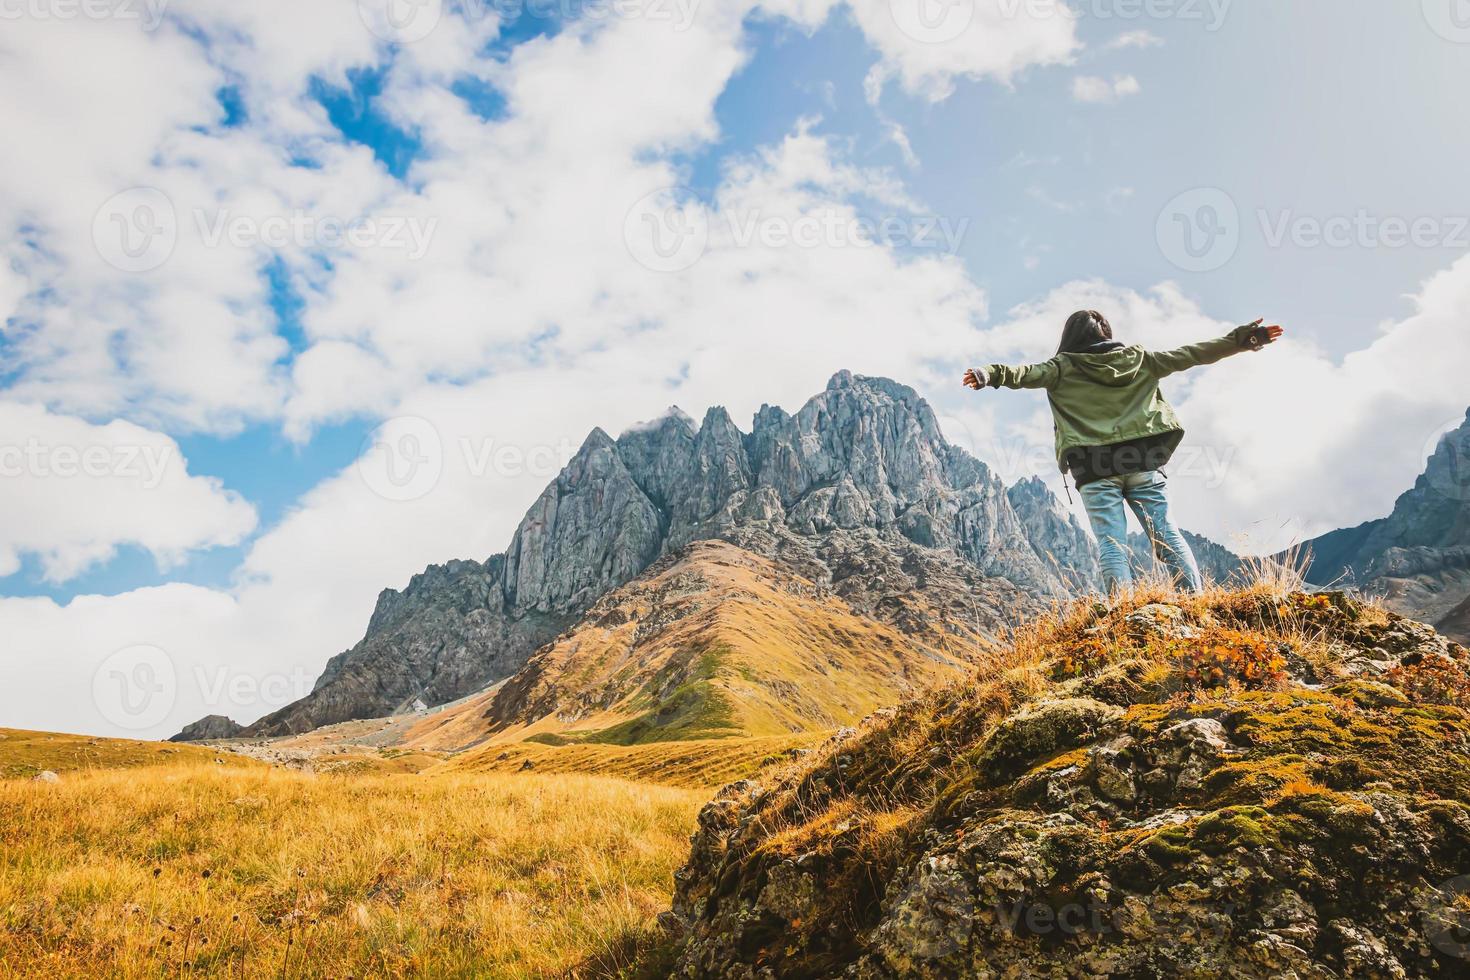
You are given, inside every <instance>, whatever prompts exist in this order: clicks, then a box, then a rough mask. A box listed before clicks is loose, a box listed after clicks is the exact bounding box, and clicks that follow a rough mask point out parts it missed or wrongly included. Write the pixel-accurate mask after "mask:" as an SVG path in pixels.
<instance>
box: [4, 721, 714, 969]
mask: <svg viewBox="0 0 1470 980" xmlns="http://www.w3.org/2000/svg"><path fill="white" fill-rule="evenodd" d="M48 753H49V754H48ZM113 757H115V761H116V766H113V765H111V764H110V763H111V762H112V761H114V760H113ZM216 758H222V759H224V761H223V762H217V761H216ZM78 763H80V764H78ZM0 767H3V768H0V771H3V772H4V773H5V775H6V778H3V779H0V976H48V977H81V976H87V977H95V976H109V977H159V976H184V975H204V976H240V977H258V976H274V977H282V976H284V977H348V976H355V977H366V976H420V975H429V976H492V977H502V976H503V977H519V976H526V977H543V976H553V977H556V976H566V977H581V976H587V977H592V976H616V975H618V974H619V973H620V972H621V971H622V970H623V969H624V968H626V967H627V965H628V964H629V963H630V962H631V958H632V955H633V953H634V952H635V951H636V950H638V949H639V948H640V947H642V946H645V945H646V944H647V940H648V939H649V938H650V937H651V936H652V929H653V928H654V927H653V919H654V917H655V916H656V915H657V913H658V912H659V911H660V910H662V909H664V908H667V907H668V902H669V894H670V890H671V876H672V873H673V871H674V870H675V869H676V868H677V867H678V866H679V865H680V864H681V863H682V862H683V860H684V859H685V857H686V856H687V853H688V836H689V833H690V830H691V829H692V828H693V826H694V817H695V814H696V812H697V811H698V808H699V806H700V804H701V803H702V802H703V801H704V799H706V798H707V797H708V795H709V794H710V789H709V788H708V787H703V788H687V787H677V786H663V785H653V784H639V783H633V782H628V781H624V780H618V779H609V778H601V777H596V776H588V775H577V774H555V775H553V774H541V773H536V772H525V773H514V774H512V773H499V772H449V771H445V772H436V771H433V770H431V771H428V772H424V773H418V774H414V773H392V772H388V773H382V772H374V771H371V770H370V769H354V770H352V771H348V772H342V773H338V774H311V773H306V772H299V771H294V770H287V769H281V768H271V767H268V766H265V765H263V764H259V763H255V762H252V761H251V760H247V759H241V758H239V757H236V756H229V755H225V756H217V755H216V753H214V752H212V751H210V750H208V749H207V748H197V747H188V746H182V747H173V746H158V745H156V744H154V743H132V742H122V741H114V740H108V739H85V738H77V737H71V736H59V735H56V736H42V735H34V734H31V733H18V732H4V733H0ZM38 767H43V768H50V769H53V770H55V771H57V772H58V773H60V775H61V778H60V781H59V782H40V781H35V780H33V779H31V778H30V774H31V773H32V772H33V771H35V770H36V769H37V768H38Z"/></svg>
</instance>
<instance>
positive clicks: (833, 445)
mask: <svg viewBox="0 0 1470 980" xmlns="http://www.w3.org/2000/svg"><path fill="white" fill-rule="evenodd" d="M717 537H718V538H726V539H728V540H731V541H733V542H735V543H737V544H740V545H741V546H742V547H747V548H750V549H751V550H754V551H757V552H758V553H761V554H766V555H769V556H771V557H782V558H783V559H784V560H788V561H792V562H797V563H801V565H802V567H804V568H806V569H807V572H806V574H809V575H810V576H811V577H812V578H813V579H814V580H817V581H831V582H834V583H835V582H838V581H842V582H845V583H846V585H845V586H844V587H845V588H846V589H847V591H848V592H849V593H850V595H851V599H850V601H853V602H854V603H855V604H858V605H861V604H865V603H866V604H867V605H869V606H871V607H873V608H875V609H876V608H878V607H879V606H880V605H881V602H880V601H879V600H878V598H876V597H881V596H882V595H885V594H887V592H886V591H885V589H884V588H883V587H882V579H883V576H884V575H885V574H886V575H894V574H903V575H907V576H910V577H912V576H914V575H916V574H917V575H921V576H922V575H923V574H925V572H924V570H925V569H928V570H929V572H930V573H932V574H934V575H940V574H942V575H943V576H944V580H945V581H946V582H949V581H951V580H952V584H953V587H954V588H953V589H951V588H949V587H948V586H946V588H943V589H939V590H938V591H937V592H936V595H943V596H944V597H945V598H943V599H942V600H936V602H935V604H934V605H936V606H940V607H948V606H954V607H956V608H955V609H954V610H953V611H954V612H956V613H959V612H960V610H959V609H958V606H960V605H964V603H959V602H958V601H957V600H954V599H953V594H955V590H961V591H963V590H964V589H970V590H972V591H973V592H974V593H975V594H976V595H977V596H978V598H976V599H973V600H972V601H971V602H970V603H969V605H971V606H972V607H974V608H972V609H971V610H969V615H970V616H973V617H975V618H979V619H982V620H983V619H985V617H986V616H989V617H991V618H990V619H988V620H987V622H989V623H990V624H992V625H993V624H994V623H996V622H999V621H1000V620H999V619H997V618H995V617H1001V616H1003V615H1004V612H1003V611H1002V609H1001V606H1003V605H1005V604H1007V603H1009V604H1014V602H1015V601H1017V600H1016V599H1015V596H1021V597H1023V600H1024V599H1026V598H1029V599H1035V598H1036V597H1040V596H1044V597H1052V596H1062V595H1065V594H1067V593H1069V592H1071V591H1073V590H1075V589H1077V588H1079V587H1083V586H1085V585H1087V584H1089V583H1090V582H1091V581H1093V580H1094V578H1095V557H1094V553H1093V550H1092V547H1091V543H1090V542H1089V541H1088V539H1087V537H1086V535H1085V534H1084V533H1083V532H1082V531H1081V529H1080V528H1079V527H1078V526H1077V525H1076V523H1075V521H1072V520H1071V519H1070V518H1069V517H1067V516H1066V515H1065V514H1064V513H1062V512H1061V511H1060V508H1059V507H1058V505H1057V504H1056V501H1055V500H1054V499H1052V498H1051V497H1050V494H1049V492H1048V491H1047V490H1046V489H1045V487H1044V486H1043V485H1041V484H1040V483H1039V482H1036V483H1035V484H1034V485H1022V486H1021V487H1020V488H1012V489H1011V490H1010V491H1008V490H1007V488H1006V487H1005V485H1004V484H1003V483H1002V481H1001V480H1000V479H999V478H998V477H997V476H996V475H995V474H994V473H993V472H991V470H990V469H989V467H987V466H986V465H985V464H984V463H982V462H980V461H979V460H977V459H975V458H973V457H972V456H970V455H969V454H967V453H965V452H964V451H962V450H960V449H957V448H955V447H953V446H950V445H949V444H948V443H947V442H946V441H945V439H944V437H943V435H942V434H941V432H940V430H939V424H938V420H937V419H936V418H935V415H934V412H933V411H932V410H931V409H930V407H929V405H928V404H927V403H926V402H925V401H924V400H923V399H922V398H920V397H919V396H918V395H917V394H916V393H915V392H914V391H913V389H911V388H908V387H905V386H904V385H901V384H897V383H896V382H893V381H889V380H886V379H883V378H864V377H858V376H854V375H852V374H851V373H849V372H846V371H843V372H839V373H838V374H837V375H835V376H834V377H833V378H832V380H831V382H830V383H829V384H828V385H827V388H826V390H825V391H823V392H822V393H821V394H819V395H817V396H816V397H814V398H812V399H811V400H810V401H808V402H807V403H806V404H805V405H804V406H802V408H801V409H800V410H799V411H798V412H796V413H795V414H794V415H790V414H787V413H786V412H784V411H782V410H781V409H778V408H772V407H770V406H764V407H762V409H761V410H760V411H759V412H758V413H756V416H755V420H754V424H753V427H752V430H751V432H750V433H749V434H745V433H742V432H741V431H740V430H739V429H738V428H737V427H736V426H735V424H734V422H733V421H732V420H731V419H730V417H729V415H728V413H726V412H725V410H724V409H721V408H713V409H711V410H710V411H709V413H708V414H707V415H706V416H705V418H704V420H703V422H702V423H701V424H700V425H699V426H698V427H697V428H696V427H695V426H694V424H693V422H691V421H690V420H689V418H688V417H687V416H684V415H683V414H682V413H678V412H677V411H675V412H671V413H670V414H668V415H666V416H665V417H663V418H661V419H659V420H657V421H655V422H653V423H651V424H648V425H644V426H640V427H638V428H637V429H635V430H632V431H630V432H627V433H624V434H623V435H622V436H621V437H620V438H618V439H617V440H613V439H612V438H610V437H609V436H608V435H607V434H606V433H604V432H603V431H602V430H600V429H597V430H594V431H593V432H592V434H591V435H589V436H588V437H587V440H586V442H585V443H584V444H583V445H582V447H581V449H580V450H579V451H578V453H577V455H576V457H575V458H574V459H573V460H572V461H571V462H570V463H569V464H568V465H567V467H566V469H565V470H563V471H562V473H561V474H560V475H559V476H557V478H556V479H555V480H554V481H553V482H552V483H551V484H550V485H549V486H547V488H546V489H545V490H544V491H543V492H542V494H541V496H540V497H539V498H537V500H536V502H535V503H534V504H532V505H531V507H530V509H529V510H528V511H527V512H526V515H525V517H524V518H523V519H522V521H521V523H520V526H519V527H518V528H517V529H516V532H515V535H514V536H513V538H512V540H511V542H510V545H509V547H508V548H507V549H506V551H505V553H504V554H503V555H496V556H493V557H491V558H490V559H488V560H487V561H484V562H476V561H454V562H449V563H448V564H445V565H439V566H433V567H431V568H429V569H428V570H426V571H425V572H424V573H423V574H421V575H419V576H415V578H414V579H413V581H412V582H410V583H409V585H408V587H407V588H406V589H404V590H402V591H401V592H400V591H396V590H391V589H390V590H386V591H384V592H383V593H382V595H381V596H380V597H379V600H378V607H377V610H376V611H375V612H374V614H373V617H372V620H371V622H370V623H369V626H368V631H367V634H366V635H365V636H364V637H363V639H362V641H361V642H359V643H358V644H357V645H356V646H354V647H353V648H352V649H350V650H347V651H345V652H343V653H342V654H339V655H338V656H337V657H334V658H333V659H332V661H331V662H329V663H328V665H327V668H326V670H325V671H324V672H323V674H322V676H321V678H320V679H319V680H318V682H317V684H316V687H315V689H314V690H313V691H312V693H311V694H310V695H308V696H307V697H306V698H304V699H302V700H301V701H298V702H296V703H295V704H293V705H289V706H287V707H286V708H283V709H281V710H280V711H278V712H276V713H274V714H272V715H269V716H267V717H266V718H263V719H261V720H260V721H259V722H257V723H256V724H255V725H252V726H251V727H250V729H249V734H251V735H274V734H283V733H288V732H298V731H303V730H306V729H309V728H315V727H318V726H320V725H323V724H330V723H334V722H339V721H346V720H348V719H351V718H361V717H371V716H374V715H381V714H385V713H388V712H393V711H398V710H405V708H406V706H407V705H410V704H412V702H413V701H414V700H415V699H419V700H422V701H423V702H424V703H425V704H429V705H434V704H439V703H442V702H444V701H449V700H453V699H454V698H458V697H462V696H464V695H466V694H469V693H471V692H473V691H475V690H478V689H480V688H481V687H483V686H485V685H487V684H489V683H493V682H494V681H496V680H499V679H501V678H504V677H508V676H510V675H511V674H513V673H514V672H515V671H516V670H518V669H520V667H522V666H523V665H524V664H525V663H526V661H527V659H528V658H529V657H530V655H531V653H532V652H533V651H534V650H535V649H536V648H537V647H539V646H541V645H542V644H544V643H546V642H548V641H550V640H551V639H553V638H554V637H555V636H556V635H557V634H558V633H559V632H560V631H561V630H563V629H565V628H566V627H567V626H569V625H570V624H571V623H572V622H573V621H575V619H577V618H578V617H579V616H580V615H581V614H582V613H583V612H584V611H585V610H586V609H588V608H589V607H590V606H591V605H592V603H593V602H595V601H596V600H597V599H598V597H600V596H601V595H602V594H603V593H605V592H607V591H608V590H609V589H611V588H614V587H616V586H619V585H622V584H624V583H626V582H628V581H630V580H632V579H633V578H634V577H636V576H638V575H639V574H641V573H642V572H643V571H644V570H645V569H646V568H648V567H649V566H650V565H651V564H652V563H653V562H654V561H655V560H657V559H658V558H659V557H660V556H662V555H666V554H668V553H669V552H671V551H673V550H676V549H679V548H681V547H683V546H684V545H686V544H688V543H689V542H691V541H695V540H700V539H703V538H717ZM935 552H943V553H947V554H948V556H949V557H947V558H944V559H942V560H940V559H933V558H932V557H930V556H932V555H933V554H934V553H935ZM956 567H963V568H965V569H968V570H970V571H966V572H965V573H964V574H963V575H960V574H957V573H956V572H955V568H956ZM971 579H972V581H970V580H971ZM936 580H937V579H936ZM997 580H1004V582H998V581H997ZM986 583H989V584H988V585H987V584H986ZM1002 586H1004V587H1002ZM1003 593H1004V594H1005V595H1006V596H1007V599H1006V600H1005V602H1004V603H1002V602H1001V601H1000V600H998V599H996V598H995V597H997V596H1000V595H1001V594H1003ZM982 606H984V607H988V611H987V612H986V613H985V614H984V615H983V616H982V614H981V613H980V612H979V609H980V607H982ZM883 613H884V615H890V616H892V617H894V618H896V619H901V618H902V616H903V615H905V614H904V613H903V612H902V611H901V610H883ZM923 614H924V615H930V614H932V611H931V612H928V613H923ZM913 615H919V613H913Z"/></svg>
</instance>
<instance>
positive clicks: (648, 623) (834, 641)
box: [488, 541, 979, 745]
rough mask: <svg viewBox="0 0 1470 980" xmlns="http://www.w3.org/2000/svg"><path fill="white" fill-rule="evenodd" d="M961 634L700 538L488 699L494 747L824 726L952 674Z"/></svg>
mask: <svg viewBox="0 0 1470 980" xmlns="http://www.w3.org/2000/svg"><path fill="white" fill-rule="evenodd" d="M916 618H921V617H916ZM936 621H940V620H939V619H938V618H936ZM959 630H960V631H959V632H957V633H954V634H950V633H939V632H934V633H932V634H928V635H919V636H913V635H905V634H903V633H900V632H898V631H897V630H895V629H893V628H892V627H890V626H888V625H885V624H883V623H880V622H877V621H875V620H872V619H868V618H866V617H863V616H860V615H858V614H856V613H854V612H853V611H852V609H851V608H850V607H849V606H848V605H847V603H845V602H843V601H842V600H841V599H839V598H836V597H834V596H832V595H830V594H828V593H826V592H824V591H823V590H821V589H819V588H818V587H817V586H815V585H813V584H812V583H811V582H808V581H807V580H805V579H802V578H800V577H799V576H796V575H793V574H792V573H791V572H790V571H788V570H781V569H778V568H777V567H776V566H775V565H773V564H772V563H771V562H770V561H768V560H767V559H764V558H761V557H758V556H756V555H753V554H751V553H749V552H747V551H743V550H741V549H740V548H737V547H735V546H734V545H731V544H728V543H725V542H721V541H705V542H699V543H697V544H696V545H694V546H692V548H691V549H690V552H689V553H688V555H687V556H686V557H685V558H683V559H682V560H680V561H678V562H675V563H673V564H671V565H670V566H668V567H666V568H664V569H663V570H662V571H660V572H658V573H657V574H654V575H652V576H650V577H647V578H644V579H640V580H639V581H637V582H634V583H632V584H630V585H628V586H625V587H623V588H621V589H618V590H616V591H614V592H612V593H610V594H609V595H608V596H606V597H604V598H603V599H602V600H601V601H600V602H599V603H598V604H597V605H596V606H594V607H593V609H592V610H591V612H590V613H589V614H588V615H587V617H586V618H585V619H584V620H583V621H582V623H581V624H580V625H578V626H577V627H576V628H575V629H573V630H571V631H570V632H568V633H567V634H564V635H563V636H562V637H560V638H559V639H558V640H557V641H556V642H555V643H552V644H550V645H549V646H547V647H545V648H543V649H542V650H541V651H540V652H538V653H537V654H536V655H535V656H534V657H533V658H532V659H531V662H530V664H528V665H527V667H526V668H525V669H524V670H523V671H521V672H520V673H519V674H518V675H516V676H515V677H513V678H511V679H510V680H509V681H507V682H506V683H505V684H504V685H503V686H502V687H501V689H500V690H499V691H498V692H497V693H496V694H495V696H494V698H493V699H492V700H491V701H490V702H489V710H488V715H489V718H490V720H491V721H492V722H493V728H491V731H493V732H494V737H493V740H494V741H497V742H506V741H521V740H524V739H527V738H531V739H533V740H538V741H542V742H545V743H547V744H558V743H562V742H566V741H577V742H595V743H609V744H623V745H627V744H637V743H646V742H657V741H668V740H680V739H709V738H720V737H729V736H740V735H754V736H776V735H789V734H792V733H797V732H820V731H830V730H832V729H835V728H838V727H841V726H843V725H848V724H851V723H854V722H856V721H858V720H860V719H861V718H863V717H864V716H865V715H867V714H869V713H870V712H872V711H873V710H874V709H875V708H878V707H880V706H882V705H887V704H892V703H894V702H896V701H899V700H901V699H902V698H904V697H905V696H907V695H909V694H912V693H913V692H915V691H917V690H919V689H922V688H924V687H927V686H929V685H931V684H933V683H934V682H936V681H938V680H942V679H949V678H953V677H955V676H958V675H959V674H960V673H961V672H962V671H963V669H964V668H966V667H968V666H969V665H970V663H972V662H973V660H974V658H975V657H976V656H977V654H978V652H979V641H978V639H977V638H976V637H975V636H974V635H973V634H972V633H969V632H967V631H965V630H964V628H963V627H961V628H959Z"/></svg>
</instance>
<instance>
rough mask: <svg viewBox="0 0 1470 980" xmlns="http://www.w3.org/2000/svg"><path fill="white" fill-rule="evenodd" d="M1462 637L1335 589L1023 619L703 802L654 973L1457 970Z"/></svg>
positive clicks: (1465, 884)
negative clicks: (912, 689)
mask: <svg viewBox="0 0 1470 980" xmlns="http://www.w3.org/2000/svg"><path fill="white" fill-rule="evenodd" d="M1457 651H1458V652H1457ZM1466 660H1467V658H1466V657H1465V656H1463V651H1459V650H1458V648H1457V647H1455V646H1454V645H1453V644H1449V643H1448V642H1447V641H1445V640H1444V639H1443V638H1442V637H1439V636H1438V635H1437V634H1434V633H1433V631H1432V630H1428V629H1427V628H1426V627H1422V626H1421V625H1419V624H1411V623H1408V622H1407V621H1404V620H1399V619H1398V618H1396V617H1390V616H1388V615H1386V614H1384V613H1382V612H1381V611H1378V610H1374V609H1372V608H1371V607H1366V606H1363V605H1361V604H1360V603H1358V602H1356V601H1355V600H1353V599H1351V598H1350V597H1347V596H1342V595H1330V596H1325V597H1324V596H1304V595H1291V596H1273V595H1270V594H1269V593H1267V592H1265V591H1264V590H1254V591H1249V590H1248V591H1245V592H1241V593H1224V594H1217V595H1214V596H1211V597H1208V598H1204V599H1190V600H1178V601H1176V602H1174V603H1173V604H1172V605H1170V604H1169V603H1168V602H1158V603H1154V604H1152V605H1143V604H1138V605H1135V606H1134V607H1133V608H1129V607H1128V606H1127V604H1124V605H1123V606H1121V607H1120V608H1117V609H1114V610H1099V609H1097V608H1096V607H1086V608H1081V609H1079V610H1077V611H1074V612H1073V613H1068V614H1064V615H1062V616H1060V617H1058V618H1057V619H1055V620H1053V621H1049V622H1045V623H1041V624H1038V625H1037V626H1035V627H1034V628H1033V629H1032V630H1031V631H1030V632H1029V633H1023V634H1022V635H1021V636H1018V637H1017V642H1016V649H1015V651H1014V655H1013V658H1012V662H1011V663H1010V664H1008V665H1004V666H1002V667H1001V668H1000V669H998V670H996V671H995V672H994V673H993V674H991V675H989V676H984V677H976V678H973V679H971V680H969V681H967V682H964V683H961V684H956V685H952V686H950V687H947V688H943V689H939V690H936V691H932V692H929V693H927V694H925V695H923V696H922V697H920V698H917V699H915V700H913V701H910V702H907V703H905V704H903V705H900V706H898V707H897V708H896V709H895V710H894V711H892V712H887V713H885V714H884V715H883V716H882V717H878V718H874V719H871V720H869V721H868V722H866V723H865V724H864V725H863V726H861V727H860V728H859V729H858V730H856V731H853V732H850V733H845V734H843V735H842V736H841V737H839V738H835V739H833V740H832V741H831V742H830V743H829V744H827V745H826V746H824V747H823V748H821V749H820V750H818V751H816V752H814V753H813V754H812V755H811V756H810V757H807V758H805V759H802V760H798V761H796V762H793V763H791V764H789V765H787V766H786V767H785V768H784V769H779V770H775V771H772V772H768V773H767V774H765V775H764V776H763V777H762V778H761V780H760V784H759V785H756V784H753V783H746V784H742V785H740V786H737V787H734V788H732V789H730V790H727V791H726V792H725V793H722V794H721V796H720V797H718V798H717V799H716V800H715V801H714V802H713V803H711V804H710V806H709V807H708V808H707V809H706V812H705V814H704V815H702V816H701V819H700V829H699V832H698V833H697V834H696V836H695V839H694V842H693V847H692V853H691V857H690V862H689V864H688V865H687V866H686V867H685V868H684V869H683V870H682V871H681V872H680V873H679V876H678V880H677V893H676V897H675V903H674V913H673V914H672V915H671V916H669V917H668V923H669V925H670V927H671V936H672V937H674V938H671V943H672V944H673V945H674V946H675V947H676V948H675V949H673V950H672V955H673V958H674V960H675V961H676V962H677V966H676V967H675V974H676V975H678V976H682V977H691V978H692V977H721V978H727V977H728V978H734V977H739V978H762V977H771V978H776V977H782V978H784V977H850V978H868V980H880V978H881V980H895V978H901V977H935V978H938V977H1017V978H1020V977H1088V978H1095V977H1130V978H1132V977H1178V976H1183V977H1199V978H1205V977H1222V976H1228V977H1260V978H1267V977H1271V978H1275V977H1299V978H1306V977H1314V978H1316V977H1321V978H1329V977H1404V978H1411V977H1441V976H1443V977H1450V976H1467V975H1470V932H1467V931H1465V930H1466V929H1467V928H1470V902H1467V900H1466V896H1470V715H1467V710H1466V706H1465V705H1463V704H1461V703H1459V702H1458V701H1457V698H1459V697H1460V694H1459V692H1460V691H1461V689H1462V686H1463V689H1464V690H1470V673H1467V671H1466ZM1202 664H1203V665H1206V666H1210V667H1212V668H1213V667H1215V666H1218V667H1219V668H1220V677H1222V678H1223V679H1222V680H1219V681H1218V682H1216V675H1215V674H1214V673H1212V672H1211V671H1207V670H1201V665H1202ZM1424 664H1427V665H1428V666H1427V667H1421V666H1420V665H1424ZM1262 665H1265V667H1266V668H1269V669H1261V668H1262ZM1367 665H1371V666H1367Z"/></svg>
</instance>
